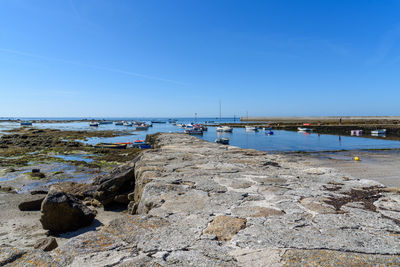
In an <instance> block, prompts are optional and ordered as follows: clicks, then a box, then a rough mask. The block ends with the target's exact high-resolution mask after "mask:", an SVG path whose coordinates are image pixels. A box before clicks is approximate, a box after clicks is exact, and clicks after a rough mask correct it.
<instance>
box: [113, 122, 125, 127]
mask: <svg viewBox="0 0 400 267" xmlns="http://www.w3.org/2000/svg"><path fill="white" fill-rule="evenodd" d="M114 124H115V125H116V126H121V125H124V122H122V121H116V122H114Z"/></svg>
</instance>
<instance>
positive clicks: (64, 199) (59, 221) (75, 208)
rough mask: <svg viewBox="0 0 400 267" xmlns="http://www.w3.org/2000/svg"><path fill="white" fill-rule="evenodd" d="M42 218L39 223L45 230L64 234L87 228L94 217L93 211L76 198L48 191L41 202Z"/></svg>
mask: <svg viewBox="0 0 400 267" xmlns="http://www.w3.org/2000/svg"><path fill="white" fill-rule="evenodd" d="M41 211H42V216H41V218H40V222H41V223H42V226H43V228H44V229H46V230H50V231H52V232H55V233H64V232H69V231H74V230H77V229H79V228H81V227H84V226H88V225H90V224H91V223H92V222H93V219H94V217H95V216H96V213H95V211H93V210H91V209H89V208H88V207H86V206H85V205H83V203H82V202H81V201H80V200H79V199H77V198H76V197H74V196H72V195H70V194H67V193H65V192H60V191H57V190H55V189H52V190H50V192H49V193H48V194H47V196H46V198H45V199H44V200H43V202H42V208H41Z"/></svg>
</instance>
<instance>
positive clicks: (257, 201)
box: [8, 134, 400, 266]
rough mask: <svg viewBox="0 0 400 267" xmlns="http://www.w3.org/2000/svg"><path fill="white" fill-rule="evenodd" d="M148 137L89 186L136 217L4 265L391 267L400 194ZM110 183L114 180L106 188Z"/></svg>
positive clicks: (397, 245) (269, 158) (398, 245)
mask: <svg viewBox="0 0 400 267" xmlns="http://www.w3.org/2000/svg"><path fill="white" fill-rule="evenodd" d="M151 139H152V141H154V142H155V143H154V144H155V147H157V149H154V150H148V151H146V152H143V153H141V155H140V156H139V158H138V160H137V161H136V162H133V163H132V164H130V165H129V166H128V167H127V166H125V167H123V169H122V170H118V171H115V172H114V174H113V175H111V176H106V177H100V178H97V179H96V184H95V185H96V186H101V187H102V189H101V190H98V191H97V193H99V194H100V195H102V196H103V197H104V198H102V199H103V200H104V201H105V202H104V203H107V202H108V201H114V200H115V197H116V196H118V195H128V193H129V195H128V196H127V198H128V199H129V200H130V203H129V205H128V210H129V213H131V214H134V215H126V216H123V217H122V218H118V219H115V220H113V221H112V222H111V223H110V224H109V225H106V226H103V227H100V228H99V229H98V230H96V231H90V232H86V233H84V234H82V235H79V236H76V237H73V238H71V239H69V240H68V241H67V242H66V243H65V244H64V245H61V246H60V247H58V248H56V249H55V250H53V251H51V252H49V253H44V252H40V250H36V251H28V252H23V253H22V254H20V256H18V257H15V259H11V260H10V257H8V259H9V260H8V262H9V264H10V265H12V264H15V265H17V266H24V265H25V264H29V262H28V259H33V260H34V261H35V262H39V263H42V264H44V265H51V266H190V265H192V266H332V265H333V266H335V265H337V266H357V265H359V266H364V265H365V266H380V265H390V264H392V265H399V259H400V257H399V254H400V242H399V241H400V238H399V233H400V225H399V220H398V219H397V218H399V217H398V215H399V212H400V207H399V201H398V200H399V199H398V190H394V189H390V190H389V189H386V188H383V187H382V186H381V185H379V184H378V183H376V182H373V181H367V180H354V179H351V177H343V175H339V174H338V173H337V172H336V171H335V170H333V169H328V168H314V167H310V166H308V165H305V164H303V163H302V162H301V161H299V160H297V159H296V160H293V158H292V156H290V155H276V154H274V155H267V154H265V153H263V152H257V151H254V150H243V149H239V148H236V147H232V146H220V145H217V144H213V143H208V142H205V141H203V140H200V139H197V138H194V137H191V136H187V135H181V134H159V135H155V136H152V138H151ZM271 162H272V163H271ZM131 172H132V173H134V175H132V173H131ZM123 173H125V174H123ZM127 173H130V174H129V175H128V174H127ZM116 177H120V180H119V179H116V180H115V181H113V179H114V178H116ZM122 177H123V178H122ZM133 177H134V180H133ZM132 181H134V183H135V184H134V185H133V184H132ZM128 184H129V186H127V185H128ZM122 191H124V192H122ZM132 191H133V193H131V192H132ZM124 198H125V197H124ZM43 253H44V254H43ZM11 258H12V257H11Z"/></svg>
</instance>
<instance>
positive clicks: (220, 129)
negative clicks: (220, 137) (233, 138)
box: [216, 126, 233, 133]
mask: <svg viewBox="0 0 400 267" xmlns="http://www.w3.org/2000/svg"><path fill="white" fill-rule="evenodd" d="M232 130H233V128H232V127H230V126H219V127H217V129H216V131H217V132H226V133H231V132H232Z"/></svg>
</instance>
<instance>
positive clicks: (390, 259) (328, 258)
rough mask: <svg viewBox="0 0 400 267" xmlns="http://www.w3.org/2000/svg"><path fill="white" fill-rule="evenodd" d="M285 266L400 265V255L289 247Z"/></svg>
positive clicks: (282, 262)
mask: <svg viewBox="0 0 400 267" xmlns="http://www.w3.org/2000/svg"><path fill="white" fill-rule="evenodd" d="M281 264H282V265H283V266H370V267H372V266H399V265H400V257H399V255H376V254H362V253H351V252H342V251H334V250H323V249H316V250H299V249H289V250H287V251H286V252H285V253H284V254H283V255H282V260H281Z"/></svg>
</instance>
